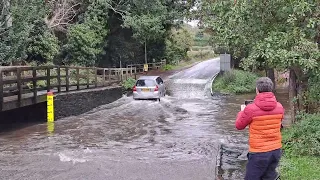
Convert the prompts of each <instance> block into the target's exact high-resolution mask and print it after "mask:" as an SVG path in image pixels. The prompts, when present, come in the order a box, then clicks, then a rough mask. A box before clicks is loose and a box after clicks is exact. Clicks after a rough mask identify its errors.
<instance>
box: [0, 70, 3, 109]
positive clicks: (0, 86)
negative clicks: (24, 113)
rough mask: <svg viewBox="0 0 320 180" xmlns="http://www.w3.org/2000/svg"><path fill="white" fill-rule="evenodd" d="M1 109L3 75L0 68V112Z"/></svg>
mask: <svg viewBox="0 0 320 180" xmlns="http://www.w3.org/2000/svg"><path fill="white" fill-rule="evenodd" d="M2 107H3V75H2V70H1V68H0V111H2Z"/></svg>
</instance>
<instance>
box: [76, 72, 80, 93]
mask: <svg viewBox="0 0 320 180" xmlns="http://www.w3.org/2000/svg"><path fill="white" fill-rule="evenodd" d="M76 71H77V74H76V79H77V90H79V89H80V69H79V68H76Z"/></svg>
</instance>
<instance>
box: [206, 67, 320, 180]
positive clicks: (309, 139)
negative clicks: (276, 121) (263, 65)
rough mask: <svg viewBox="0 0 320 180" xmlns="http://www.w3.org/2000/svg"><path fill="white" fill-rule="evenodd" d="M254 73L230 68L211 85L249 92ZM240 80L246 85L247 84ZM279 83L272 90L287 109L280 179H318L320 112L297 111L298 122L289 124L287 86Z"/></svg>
mask: <svg viewBox="0 0 320 180" xmlns="http://www.w3.org/2000/svg"><path fill="white" fill-rule="evenodd" d="M244 74H246V75H244ZM248 76H249V77H252V78H248ZM254 76H256V74H252V73H250V72H243V71H238V70H233V71H232V72H231V73H228V74H225V75H224V76H219V77H218V78H217V79H216V80H215V82H214V83H213V85H212V87H213V89H214V90H215V91H218V92H220V93H221V92H222V93H224V94H229V95H232V96H233V95H236V96H238V95H239V94H242V95H241V96H243V95H246V94H252V93H251V91H253V90H254V89H255V85H254V84H251V83H250V81H253V82H254V80H253V79H254ZM256 77H257V76H256ZM256 77H255V78H256ZM280 78H281V77H280ZM249 80H250V81H249ZM243 82H247V83H249V84H247V85H246V84H245V83H243ZM282 85H283V84H277V85H276V87H278V88H277V89H276V92H275V95H276V97H277V100H278V101H279V102H280V103H281V104H282V105H283V106H284V108H285V109H286V112H285V118H284V120H283V124H284V127H285V129H284V130H283V131H282V136H283V143H282V144H283V156H282V158H281V162H280V164H279V171H280V175H281V178H282V179H290V180H300V179H303V180H320V175H319V174H318V172H319V171H320V166H318V164H319V162H320V141H319V137H320V114H300V115H298V116H297V123H295V124H291V117H290V107H289V101H290V100H289V96H288V89H287V87H285V88H284V87H283V86H282Z"/></svg>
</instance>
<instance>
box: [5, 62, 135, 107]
mask: <svg viewBox="0 0 320 180" xmlns="http://www.w3.org/2000/svg"><path fill="white" fill-rule="evenodd" d="M136 73H137V71H136V68H135V67H131V68H95V67H67V66H39V67H28V66H19V67H0V111H2V110H3V105H4V103H5V102H7V101H17V107H21V106H22V105H21V104H22V103H21V102H22V99H24V98H32V101H33V103H37V96H38V95H43V94H45V93H46V92H49V91H53V92H57V93H60V92H69V91H77V90H82V89H89V88H96V87H103V86H109V85H111V84H113V83H120V82H121V81H123V80H124V79H127V78H129V77H133V76H135V74H136Z"/></svg>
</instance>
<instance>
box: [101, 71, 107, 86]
mask: <svg viewBox="0 0 320 180" xmlns="http://www.w3.org/2000/svg"><path fill="white" fill-rule="evenodd" d="M102 83H103V86H105V85H106V84H107V83H106V69H104V68H103V80H102Z"/></svg>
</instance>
